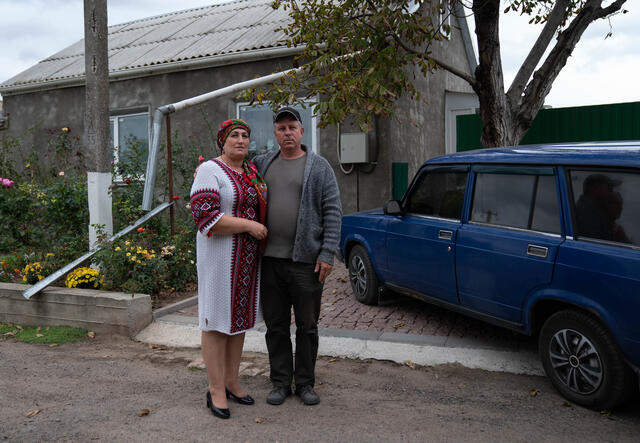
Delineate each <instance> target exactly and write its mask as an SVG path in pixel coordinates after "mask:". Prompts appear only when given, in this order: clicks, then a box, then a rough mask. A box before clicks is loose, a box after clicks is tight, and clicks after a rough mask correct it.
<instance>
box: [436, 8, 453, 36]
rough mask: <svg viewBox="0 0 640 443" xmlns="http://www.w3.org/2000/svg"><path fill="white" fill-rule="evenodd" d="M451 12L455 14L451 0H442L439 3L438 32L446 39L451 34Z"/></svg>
mask: <svg viewBox="0 0 640 443" xmlns="http://www.w3.org/2000/svg"><path fill="white" fill-rule="evenodd" d="M451 14H453V8H452V5H451V2H450V0H442V1H441V2H440V4H439V5H438V24H439V26H440V30H439V32H438V33H439V34H440V35H441V36H442V37H444V38H446V39H448V38H449V37H450V36H451Z"/></svg>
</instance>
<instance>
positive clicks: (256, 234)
mask: <svg viewBox="0 0 640 443" xmlns="http://www.w3.org/2000/svg"><path fill="white" fill-rule="evenodd" d="M247 234H249V235H250V236H252V237H253V238H255V239H257V240H262V239H264V238H267V228H266V227H265V225H263V224H262V223H258V222H256V221H253V220H247Z"/></svg>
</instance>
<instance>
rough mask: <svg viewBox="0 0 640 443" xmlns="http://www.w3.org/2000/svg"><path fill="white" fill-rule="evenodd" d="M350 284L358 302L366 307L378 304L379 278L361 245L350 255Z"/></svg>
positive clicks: (352, 250) (354, 248)
mask: <svg viewBox="0 0 640 443" xmlns="http://www.w3.org/2000/svg"><path fill="white" fill-rule="evenodd" d="M349 282H350V283H351V289H353V293H354V294H355V296H356V300H358V301H359V302H360V303H364V304H365V305H376V304H378V287H379V284H378V277H377V276H376V272H375V271H374V270H373V266H372V265H371V260H369V255H368V254H367V250H366V249H365V248H364V247H363V246H361V245H356V246H354V247H353V249H351V252H350V253H349Z"/></svg>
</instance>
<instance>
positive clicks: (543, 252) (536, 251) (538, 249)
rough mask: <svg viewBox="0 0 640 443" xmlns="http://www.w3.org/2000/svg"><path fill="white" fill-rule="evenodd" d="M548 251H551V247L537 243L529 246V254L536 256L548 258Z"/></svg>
mask: <svg viewBox="0 0 640 443" xmlns="http://www.w3.org/2000/svg"><path fill="white" fill-rule="evenodd" d="M548 253H549V248H546V247H544V246H536V245H529V246H527V255H532V256H534V257H541V258H547V255H548Z"/></svg>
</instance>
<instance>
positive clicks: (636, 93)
mask: <svg viewBox="0 0 640 443" xmlns="http://www.w3.org/2000/svg"><path fill="white" fill-rule="evenodd" d="M221 2H222V0H218V1H215V0H214V1H211V0H209V1H205V0H179V1H175V0H173V1H172V0H108V2H107V8H108V20H109V25H112V24H118V23H123V22H127V21H131V20H136V19H140V18H145V17H150V16H153V15H158V14H164V13H168V12H172V11H176V10H181V9H189V8H195V7H199V6H205V5H208V4H212V3H221ZM633 6H636V9H635V10H634V9H633ZM625 7H626V8H628V9H629V12H628V13H627V14H619V15H617V16H615V17H613V18H612V19H610V20H600V21H599V22H596V23H595V24H592V25H591V26H590V27H589V29H587V31H586V32H585V34H584V35H583V37H582V39H581V40H580V42H579V43H578V45H577V47H576V49H575V50H574V52H573V55H572V56H571V57H570V58H569V61H568V62H567V65H566V66H565V67H564V69H563V70H562V72H561V73H560V75H559V76H558V78H557V79H556V81H555V83H554V85H553V88H552V90H551V92H550V94H549V95H548V96H547V99H546V104H547V105H550V106H553V107H565V106H581V105H594V104H604V103H620V102H629V101H640V81H638V79H637V76H638V72H640V44H638V42H640V5H638V2H635V1H634V0H629V1H627V3H626V4H625ZM45 11H46V12H45ZM527 21H528V20H527V19H526V18H523V17H520V16H518V15H517V14H514V13H509V14H506V15H505V16H504V17H503V18H502V19H501V29H500V38H501V51H502V60H503V70H504V75H505V84H506V85H509V84H510V82H511V80H512V79H513V77H514V76H515V74H516V72H517V70H518V67H519V66H520V64H521V63H522V61H523V60H524V59H525V57H526V55H527V52H528V50H529V48H530V47H531V46H532V44H533V42H534V41H535V38H536V37H537V34H538V32H539V30H540V27H539V26H533V25H529V24H528V23H527ZM469 25H470V28H471V32H472V39H474V38H475V35H474V34H473V23H472V21H471V20H470V23H469ZM610 30H611V31H612V32H613V35H612V36H611V37H609V38H606V39H605V36H606V35H607V33H608V32H609V31H610ZM83 33H84V27H83V1H82V0H0V82H4V81H5V80H8V79H10V78H11V77H13V76H15V75H16V74H19V73H20V72H22V71H24V70H26V69H27V68H29V67H30V66H33V65H35V64H36V63H38V62H39V61H40V60H43V59H44V58H47V57H49V56H51V55H53V54H54V53H56V52H58V51H60V50H61V49H64V48H65V47H67V46H69V45H71V44H73V43H75V42H77V41H78V40H80V39H82V38H83ZM524 48H526V49H524Z"/></svg>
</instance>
